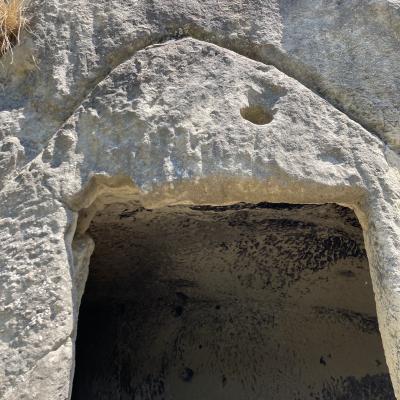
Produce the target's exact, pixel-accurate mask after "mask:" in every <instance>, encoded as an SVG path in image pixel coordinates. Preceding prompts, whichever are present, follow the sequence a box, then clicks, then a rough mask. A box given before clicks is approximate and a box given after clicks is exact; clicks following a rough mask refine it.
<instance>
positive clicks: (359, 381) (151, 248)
mask: <svg viewBox="0 0 400 400" xmlns="http://www.w3.org/2000/svg"><path fill="white" fill-rule="evenodd" d="M90 233H91V235H92V237H93V239H94V241H95V245H96V247H95V252H94V254H93V256H92V259H91V263H90V267H89V268H90V272H89V279H88V283H87V286H86V291H85V295H84V297H83V303H82V306H81V311H80V317H79V323H78V344H77V365H76V374H75V381H74V388H73V396H72V399H73V400H92V399H102V400H106V399H115V398H123V399H125V398H126V399H128V398H135V399H142V400H144V399H149V400H150V399H152V400H154V399H177V400H185V399H188V398H190V399H198V400H200V399H201V400H204V399H210V400H213V399H232V400H235V399H258V398H260V399H264V398H265V399H274V400H286V399H298V400H306V399H310V400H311V399H313V400H314V399H321V400H331V399H341V400H350V399H351V400H355V399H360V400H361V399H369V400H389V399H394V394H393V391H392V387H391V383H390V378H389V375H388V371H387V367H386V363H385V358H384V354H383V348H382V344H381V338H380V335H379V329H378V322H377V319H376V310H375V302H374V299H373V293H372V286H371V280H370V276H369V268H368V261H367V258H366V254H365V250H364V246H363V238H362V233H361V227H360V226H359V224H358V221H357V219H356V217H355V215H354V213H353V212H351V211H350V210H348V209H345V208H342V207H339V206H335V205H323V206H301V205H289V204H278V205H274V204H267V203H260V204H257V205H251V204H236V205H233V206H224V207H212V206H197V207H196V206H193V207H168V208H163V209H158V210H152V209H144V208H143V207H137V206H136V207H135V206H134V205H124V204H119V205H116V206H111V207H108V208H106V209H105V210H104V211H103V212H101V213H100V214H99V215H98V216H96V217H95V218H94V220H93V222H92V225H91V228H90Z"/></svg>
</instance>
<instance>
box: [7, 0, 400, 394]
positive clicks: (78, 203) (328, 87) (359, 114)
mask: <svg viewBox="0 0 400 400" xmlns="http://www.w3.org/2000/svg"><path fill="white" fill-rule="evenodd" d="M399 9H400V4H399V1H398V0H367V1H366V0H351V1H328V0H326V1H325V0H312V1H309V0H298V1H284V0H269V1H258V0H229V1H225V0H218V1H214V0H207V1H195V0H190V1H184V2H183V1H176V0H155V1H147V0H146V1H144V0H143V1H136V0H127V1H125V0H124V1H122V0H97V1H92V0H87V1H86V0H85V1H83V0H70V1H68V2H67V1H65V0H57V1H45V2H42V1H37V0H32V1H31V3H30V15H29V17H30V24H29V28H30V30H31V31H32V34H29V32H25V33H24V35H23V37H22V38H21V39H22V44H21V46H19V47H16V48H15V49H14V52H13V55H11V53H9V54H7V55H6V56H4V57H3V58H2V60H1V61H2V64H1V68H0V85H1V94H0V140H1V143H0V167H1V168H0V398H2V399H3V398H4V399H5V400H30V399H38V400H43V399H51V400H53V399H55V400H65V399H69V398H70V395H71V390H72V381H73V374H74V360H75V359H74V346H75V337H76V330H77V321H78V315H79V305H80V298H81V295H82V294H83V292H84V289H85V282H86V276H87V273H88V264H89V261H90V257H91V253H92V251H93V247H94V243H93V240H92V239H91V238H90V235H88V234H87V232H86V230H87V228H88V226H89V225H90V222H91V219H92V218H93V217H94V215H96V213H97V212H98V211H99V210H101V209H102V208H103V207H104V206H105V205H108V204H112V203H115V202H125V203H126V202H130V201H133V202H136V203H140V204H141V205H142V206H143V207H145V208H147V209H148V208H152V209H154V210H155V209H163V208H165V207H167V206H180V205H185V206H188V205H203V206H204V205H207V204H213V205H218V204H219V205H227V204H235V203H238V202H247V203H252V204H255V203H259V202H273V203H292V204H300V203H301V204H323V203H338V204H342V205H345V206H348V207H349V208H351V209H353V210H354V212H355V213H356V215H357V218H358V219H359V221H360V223H361V225H362V228H363V235H364V240H365V250H366V252H367V254H368V259H369V264H370V273H371V281H372V286H373V290H374V296H375V303H376V308H377V318H378V322H379V329H380V333H381V336H382V341H383V347H384V350H385V358H386V363H387V365H388V367H389V371H390V374H391V380H392V382H393V387H394V391H395V393H396V394H397V397H398V398H400V397H399V396H400V352H399V349H400V334H399V326H400V270H399V265H400V254H399V249H400V173H399V168H400V161H399V157H398V154H397V153H396V151H397V148H396V143H397V139H396V138H397V136H396V135H397V130H398V127H399V93H400V91H399V90H398V87H399V68H398V65H399V54H400V52H399V51H398V50H399ZM11 61H13V62H12V63H11ZM371 312H372V311H371ZM173 321H176V320H175V319H173ZM366 353H367V351H366ZM324 360H325V362H327V361H326V359H325V358H324ZM328 361H329V360H328ZM328 365H329V363H328V362H327V366H328ZM382 365H384V363H383V360H382ZM188 368H191V367H188ZM377 368H378V367H377ZM382 368H383V367H382ZM323 370H324V369H323ZM326 370H327V368H326ZM193 371H194V370H193ZM381 372H382V371H381V370H379V371H378V370H377V372H376V373H375V372H374V375H376V374H380V373H381ZM382 373H383V372H382ZM186 376H187V377H188V379H189V377H190V372H189V371H187V375H186ZM349 376H350V375H349ZM355 376H356V375H355ZM363 376H364V375H363ZM351 379H352V378H351ZM355 379H356V380H355V381H354V380H350V381H349V385H352V384H353V383H354V385H355V386H357V385H358V384H359V378H355ZM352 382H353V383H352ZM357 382H358V383H357ZM320 389H321V388H320ZM321 390H322V389H321ZM338 396H339V395H338Z"/></svg>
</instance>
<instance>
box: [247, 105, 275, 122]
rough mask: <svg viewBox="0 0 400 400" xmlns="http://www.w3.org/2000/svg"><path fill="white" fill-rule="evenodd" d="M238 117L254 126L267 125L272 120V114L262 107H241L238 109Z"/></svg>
mask: <svg viewBox="0 0 400 400" xmlns="http://www.w3.org/2000/svg"><path fill="white" fill-rule="evenodd" d="M240 115H241V116H242V117H243V118H244V119H247V121H250V122H251V123H253V124H256V125H265V124H269V123H270V122H272V120H273V118H274V117H273V115H272V113H271V112H270V111H268V110H267V109H266V108H264V107H262V106H248V107H243V108H241V109H240Z"/></svg>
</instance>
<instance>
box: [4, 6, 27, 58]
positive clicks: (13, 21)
mask: <svg viewBox="0 0 400 400" xmlns="http://www.w3.org/2000/svg"><path fill="white" fill-rule="evenodd" d="M26 4H27V0H0V56H2V55H3V54H4V53H6V52H7V51H9V50H11V48H12V47H13V46H15V45H16V44H18V43H19V38H20V34H21V31H22V29H23V28H24V27H25V25H26V18H25V17H24V11H25V8H26Z"/></svg>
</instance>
